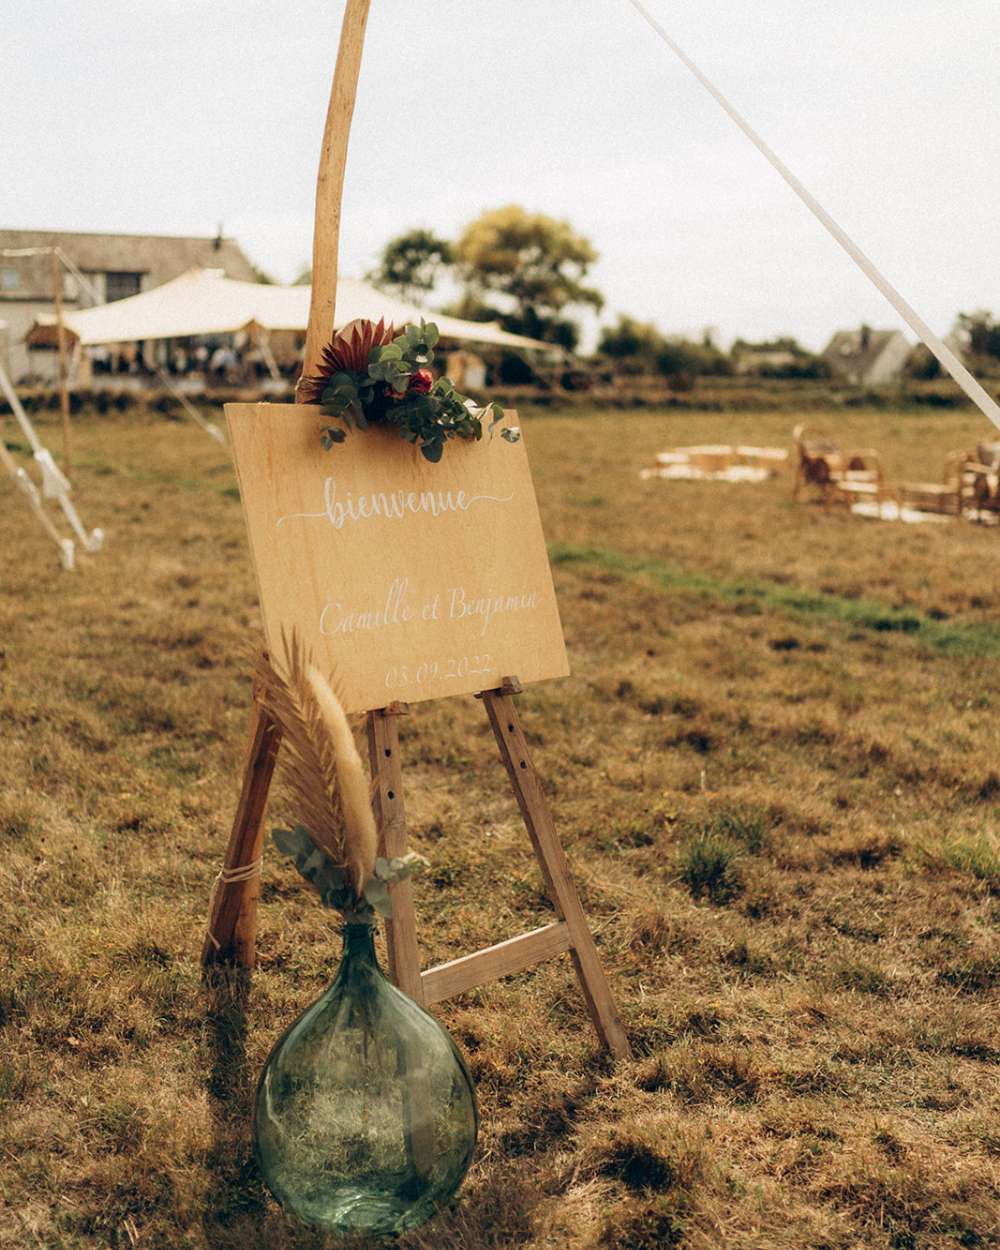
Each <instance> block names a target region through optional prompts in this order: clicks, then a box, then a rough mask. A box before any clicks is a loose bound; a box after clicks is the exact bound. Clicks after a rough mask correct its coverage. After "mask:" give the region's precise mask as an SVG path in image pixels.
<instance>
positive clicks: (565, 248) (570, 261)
mask: <svg viewBox="0 0 1000 1250" xmlns="http://www.w3.org/2000/svg"><path fill="white" fill-rule="evenodd" d="M454 254H455V261H456V265H457V269H458V273H459V276H460V277H461V279H462V280H463V281H464V282H465V283H466V285H467V287H468V290H469V293H470V295H471V296H473V297H474V298H476V299H481V298H482V297H483V296H484V295H485V294H487V293H492V294H494V295H499V296H501V297H504V298H505V299H507V300H509V301H510V302H511V303H512V304H513V312H512V313H508V314H506V315H503V314H501V321H502V322H503V324H504V326H505V328H507V329H510V330H511V331H513V332H514V333H518V334H527V335H530V336H532V337H534V338H541V339H545V340H547V341H549V342H562V343H566V342H567V341H568V340H569V339H570V338H571V337H572V333H573V330H574V329H575V328H573V327H572V323H570V322H567V321H566V319H565V317H564V311H565V310H566V309H568V308H572V307H579V306H589V307H591V308H594V309H600V308H601V307H602V306H603V304H604V297H603V296H602V295H601V293H600V292H599V291H597V290H595V289H594V288H593V287H589V286H586V285H584V278H585V277H586V275H587V271H588V270H589V268H590V266H591V265H592V264H593V263H594V261H596V260H597V252H596V251H595V250H594V247H593V245H592V244H591V243H590V241H589V240H588V239H585V238H584V237H583V236H582V235H579V234H577V233H576V232H575V231H574V230H573V228H572V227H571V226H570V224H569V222H567V221H558V220H556V219H555V218H553V217H548V216H546V215H545V214H544V213H528V212H526V211H525V210H524V209H523V208H522V207H521V206H520V205H518V204H509V205H507V206H506V207H504V208H496V209H492V210H491V211H489V212H486V213H484V214H483V215H482V216H481V217H479V218H477V219H476V220H475V221H474V222H472V223H471V224H470V225H468V226H466V228H465V230H464V231H463V232H462V235H461V237H460V238H459V240H458V242H457V243H456V244H455V253H454Z"/></svg>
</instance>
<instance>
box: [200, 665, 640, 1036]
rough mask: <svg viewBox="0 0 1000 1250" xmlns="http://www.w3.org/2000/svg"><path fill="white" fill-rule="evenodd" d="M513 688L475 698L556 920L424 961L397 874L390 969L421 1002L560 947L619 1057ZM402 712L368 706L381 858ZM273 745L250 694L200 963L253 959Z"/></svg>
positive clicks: (387, 843) (391, 820) (611, 1010)
mask: <svg viewBox="0 0 1000 1250" xmlns="http://www.w3.org/2000/svg"><path fill="white" fill-rule="evenodd" d="M519 690H520V684H519V683H518V681H517V679H516V678H506V679H504V681H503V683H502V684H501V686H500V687H499V688H497V689H495V690H485V691H483V692H482V694H480V695H477V696H476V697H477V698H479V699H481V700H482V702H483V704H484V706H485V708H486V713H487V716H488V717H489V721H490V726H491V728H492V730H493V734H494V736H495V738H496V741H497V745H498V747H499V749H500V757H501V759H502V760H503V763H504V767H505V768H506V771H507V776H508V778H509V779H510V783H511V787H512V789H513V791H514V794H515V796H516V798H517V802H518V806H519V807H520V809H521V815H522V817H523V818H524V823H525V826H526V828H527V830H528V836H529V837H530V839H531V844H532V848H533V849H534V852H535V856H536V858H537V859H538V863H539V866H540V868H541V871H542V877H543V879H544V882H545V888H546V892H547V893H548V896H549V900H550V901H551V903H552V906H553V907H554V909H555V911H556V914H557V916H558V917H559V919H558V920H557V921H555V923H553V924H549V925H545V926H544V927H543V928H540V929H535V930H534V931H533V932H531V933H524V934H521V935H520V936H518V937H513V938H509V939H507V941H505V942H499V943H498V944H497V945H495V946H489V947H487V948H486V949H485V950H480V951H475V952H474V953H473V954H470V955H464V956H462V957H461V958H460V959H453V960H451V961H450V962H448V963H444V964H439V965H437V967H434V968H427V969H422V968H421V960H420V948H419V944H418V941H417V921H416V912H415V910H414V906H413V887H412V885H411V883H410V882H409V881H402V882H399V883H398V884H397V885H394V886H392V887H391V889H390V892H391V896H392V919H391V920H387V921H386V945H387V947H388V953H389V974H390V976H391V977H392V979H393V981H394V982H395V983H396V984H397V985H398V986H399V988H400V989H401V990H403V992H404V993H406V994H409V996H410V997H411V998H413V999H414V1000H415V1001H416V1002H418V1003H422V1004H423V1005H424V1006H428V1007H429V1006H431V1005H432V1004H434V1003H438V1002H441V1001H443V1000H444V999H446V998H452V997H454V996H455V995H457V994H461V993H463V992H464V991H465V990H469V989H472V988H473V987H474V986H477V985H484V984H487V983H488V982H491V981H496V980H498V979H499V978H501V977H505V976H509V975H511V974H512V973H515V972H522V971H524V970H525V969H527V968H531V967H534V966H535V965H536V964H539V963H542V962H543V961H545V960H547V959H552V958H554V957H555V956H556V955H561V954H564V953H568V954H569V955H570V956H571V958H572V960H573V964H574V967H575V969H576V974H577V977H578V978H579V981H580V987H581V989H582V990H583V995H584V999H585V1001H586V1004H587V1009H588V1011H589V1013H590V1018H591V1021H592V1022H593V1025H594V1029H595V1030H596V1032H597V1036H598V1038H599V1040H600V1042H601V1044H602V1045H603V1046H605V1047H606V1048H607V1049H608V1050H610V1051H611V1053H612V1054H613V1055H615V1056H616V1057H617V1058H626V1057H627V1056H628V1055H629V1045H628V1040H627V1038H626V1036H625V1030H624V1029H623V1028H622V1023H621V1020H620V1019H619V1018H618V1012H617V1009H616V1008H615V1003H614V999H613V997H612V995H611V990H610V987H609V986H608V982H607V978H606V977H605V975H604V969H603V968H602V967H601V962H600V959H599V958H598V954H597V948H596V947H595V945H594V938H593V935H592V934H591V932H590V927H589V926H588V924H587V920H586V916H585V915H584V912H583V907H582V905H581V903H580V898H579V895H578V894H577V891H576V887H575V885H574V884H573V880H572V878H571V876H570V872H569V865H568V863H567V860H566V854H565V852H564V851H563V848H562V845H561V844H560V842H559V839H558V837H557V835H556V831H555V827H554V825H553V822H552V816H551V813H550V811H549V807H548V804H547V803H546V801H545V797H544V794H543V793H542V787H541V784H540V782H539V779H538V775H537V773H536V772H535V767H534V764H533V763H532V761H531V756H530V754H529V752H528V744H527V741H526V740H525V737H524V732H523V730H522V729H521V724H520V720H519V719H518V715H517V709H516V707H515V705H514V699H513V695H514V694H515V693H517V692H518V691H519ZM406 710H407V709H406V707H405V706H404V705H401V704H390V705H389V706H388V707H385V708H380V709H379V710H378V711H374V712H369V713H368V719H367V729H368V754H369V759H370V762H371V771H372V777H373V778H374V802H375V814H376V819H377V822H378V828H379V843H380V848H379V853H380V854H382V855H385V856H388V857H392V856H395V855H403V854H405V853H406V849H407V847H406V816H405V809H404V806H403V770H402V760H401V758H400V752H399V717H400V716H401V715H403V714H404V713H405V712H406ZM279 745H280V730H279V729H278V726H277V725H276V724H275V723H274V721H273V720H272V719H271V717H270V716H269V714H268V713H267V711H266V709H265V708H264V707H263V705H262V704H261V703H260V701H259V700H258V699H257V698H256V697H255V699H254V708H253V717H252V722H251V733H250V749H249V753H248V756H247V762H246V768H245V770H244V775H243V786H242V789H241V793H240V799H239V803H238V805H237V809H236V816H235V819H234V821H233V828H232V833H231V834H230V838H229V845H228V847H227V849H226V857H225V862H224V864H223V868H222V871H221V873H220V874H219V878H218V880H217V881H216V885H215V888H214V890H213V893H212V901H211V907H210V912H211V914H210V916H209V922H208V933H207V935H206V938H205V945H204V948H203V952H202V960H203V962H204V964H205V965H206V966H209V965H212V964H216V963H222V962H226V963H236V964H238V965H241V966H242V967H244V968H251V967H253V964H254V961H255V957H256V951H255V945H256V934H257V901H258V897H259V894H260V873H259V871H258V870H255V868H259V863H260V858H261V853H262V847H263V819H264V809H265V806H266V803H267V795H268V790H269V789H270V784H271V778H272V775H273V773H274V765H275V761H276V759H277V754H278V749H279Z"/></svg>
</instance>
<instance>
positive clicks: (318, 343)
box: [295, 0, 370, 398]
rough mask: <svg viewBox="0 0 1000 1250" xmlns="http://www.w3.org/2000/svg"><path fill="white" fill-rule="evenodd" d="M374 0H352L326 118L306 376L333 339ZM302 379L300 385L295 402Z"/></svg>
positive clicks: (318, 194)
mask: <svg viewBox="0 0 1000 1250" xmlns="http://www.w3.org/2000/svg"><path fill="white" fill-rule="evenodd" d="M369 4H370V0H347V7H346V9H345V10H344V21H343V25H342V26H341V29H340V50H339V51H338V53H337V65H336V69H335V70H334V72H333V87H332V88H331V91H330V103H329V106H328V108H327V113H326V128H325V129H324V131H323V146H322V148H321V150H320V157H319V176H318V178H317V180H316V224H315V227H314V230H313V253H312V295H311V297H310V303H309V328H308V330H307V331H306V351H305V359H304V360H303V362H302V377H307V376H308V375H309V374H311V373H313V372H314V371H315V369H316V368H317V366H318V365H319V362H320V358H321V357H322V355H323V348H324V347H326V345H327V343H328V342H329V341H330V336H331V335H332V334H333V319H334V314H335V311H336V304H337V248H338V246H339V243H340V199H341V193H342V191H343V187H344V168H345V166H346V164H347V141H348V138H349V137H350V133H351V118H352V117H353V116H354V99H355V96H356V94H357V89H358V74H359V72H360V70H361V51H362V48H363V47H364V42H365V27H366V26H367V24H368V7H369ZM301 385H302V378H300V379H299V381H298V384H297V386H296V388H295V389H296V398H298V391H299V389H300V387H301Z"/></svg>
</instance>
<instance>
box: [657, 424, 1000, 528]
mask: <svg viewBox="0 0 1000 1250" xmlns="http://www.w3.org/2000/svg"><path fill="white" fill-rule="evenodd" d="M792 440H793V444H794V446H793V449H792V452H791V459H792V462H793V465H794V479H793V482H792V498H793V499H794V500H795V501H796V502H802V501H805V500H809V499H811V500H814V501H818V502H820V503H822V504H823V505H824V506H833V505H840V506H843V507H845V508H847V509H849V510H850V511H851V512H852V513H853V514H854V515H856V516H861V517H870V518H872V519H876V520H882V521H906V522H910V523H921V522H933V521H947V520H949V519H955V518H963V517H964V518H965V519H966V520H970V521H975V522H978V523H982V524H1000V442H984V443H979V444H978V445H976V446H975V447H972V448H969V447H966V448H962V449H958V450H955V451H952V452H949V454H948V455H947V456H946V457H945V459H944V462H943V464H942V466H941V474H940V477H939V478H936V479H931V480H927V481H915V480H909V479H906V480H903V481H900V482H895V483H892V482H889V481H888V480H887V478H886V474H885V470H884V468H883V464H882V459H881V457H880V455H879V452H878V451H877V450H876V449H875V448H873V447H864V448H846V447H842V446H841V445H840V443H838V442H837V440H836V439H835V438H833V437H832V436H831V435H830V434H828V433H827V432H826V431H824V430H820V429H816V428H814V427H812V426H806V425H804V424H800V425H797V426H796V427H795V428H794V430H793V431H792ZM789 458H790V457H789V452H788V451H786V450H785V449H784V448H781V447H751V446H746V445H741V444H729V443H710V444H699V445H695V446H687V447H670V448H668V449H667V450H665V451H661V452H659V453H658V454H657V456H656V457H655V464H653V465H651V466H647V467H645V468H643V469H641V470H640V471H639V476H640V478H642V479H643V480H648V479H651V478H661V479H667V480H670V481H692V482H730V483H741V482H742V483H760V482H766V481H768V480H769V479H771V478H774V477H775V476H777V475H778V473H780V472H781V470H782V469H783V468H784V467H785V466H786V465H787V464H788V463H789Z"/></svg>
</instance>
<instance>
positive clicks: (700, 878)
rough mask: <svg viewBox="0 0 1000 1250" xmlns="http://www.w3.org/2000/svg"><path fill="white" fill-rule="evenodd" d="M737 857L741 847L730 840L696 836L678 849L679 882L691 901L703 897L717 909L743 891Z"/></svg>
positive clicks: (714, 836)
mask: <svg viewBox="0 0 1000 1250" xmlns="http://www.w3.org/2000/svg"><path fill="white" fill-rule="evenodd" d="M739 858H740V848H739V847H738V846H737V845H736V843H734V842H732V841H731V840H730V839H729V838H726V837H720V836H719V835H718V834H716V833H702V834H698V835H697V836H696V837H694V838H692V839H691V840H690V841H689V842H687V843H686V844H685V845H684V847H682V849H681V857H680V875H681V880H682V881H683V882H684V884H685V885H686V886H687V888H688V889H689V890H690V891H691V897H692V898H702V897H706V898H707V899H708V901H709V902H710V903H714V904H715V905H716V906H717V907H722V906H725V904H726V903H731V902H732V901H733V899H734V898H737V897H738V896H739V895H740V894H742V892H743V878H742V876H741V875H740V870H739Z"/></svg>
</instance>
